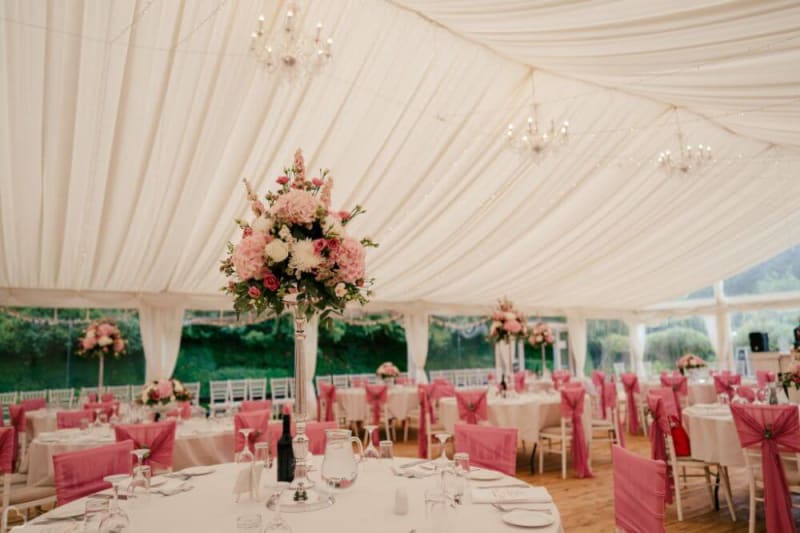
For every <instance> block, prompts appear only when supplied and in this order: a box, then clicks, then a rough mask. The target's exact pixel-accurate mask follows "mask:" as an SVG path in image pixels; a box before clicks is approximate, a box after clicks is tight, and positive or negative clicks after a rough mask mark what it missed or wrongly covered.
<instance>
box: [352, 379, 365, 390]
mask: <svg viewBox="0 0 800 533" xmlns="http://www.w3.org/2000/svg"><path fill="white" fill-rule="evenodd" d="M368 383H369V382H368V381H367V380H366V379H363V378H352V379H351V380H350V386H352V387H353V388H357V389H360V388H361V387H366V386H367V384H368Z"/></svg>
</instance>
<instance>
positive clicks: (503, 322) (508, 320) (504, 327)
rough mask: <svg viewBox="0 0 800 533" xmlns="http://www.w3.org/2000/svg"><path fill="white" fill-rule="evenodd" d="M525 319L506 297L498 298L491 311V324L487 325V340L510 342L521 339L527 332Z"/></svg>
mask: <svg viewBox="0 0 800 533" xmlns="http://www.w3.org/2000/svg"><path fill="white" fill-rule="evenodd" d="M526 321H527V319H526V318H525V315H523V314H522V313H521V312H520V311H518V310H517V309H515V308H514V304H513V303H512V302H511V301H509V299H508V298H505V297H504V298H502V299H501V300H498V302H497V307H496V308H495V310H494V312H493V313H492V325H491V326H490V327H489V341H491V342H493V343H498V342H512V341H516V340H518V339H523V338H525V337H526V336H527V334H528V327H527V325H526Z"/></svg>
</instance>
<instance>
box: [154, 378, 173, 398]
mask: <svg viewBox="0 0 800 533" xmlns="http://www.w3.org/2000/svg"><path fill="white" fill-rule="evenodd" d="M156 392H158V396H159V398H169V397H170V396H172V383H170V382H169V380H167V379H160V380H159V381H158V385H157V386H156Z"/></svg>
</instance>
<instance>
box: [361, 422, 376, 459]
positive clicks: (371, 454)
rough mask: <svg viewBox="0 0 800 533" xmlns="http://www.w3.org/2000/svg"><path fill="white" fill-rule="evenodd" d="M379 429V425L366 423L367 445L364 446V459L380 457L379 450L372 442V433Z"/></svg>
mask: <svg viewBox="0 0 800 533" xmlns="http://www.w3.org/2000/svg"><path fill="white" fill-rule="evenodd" d="M376 429H378V426H375V425H367V424H364V433H366V440H367V447H366V448H364V459H377V458H378V457H380V454H379V453H378V450H377V449H376V448H375V445H374V444H373V443H372V433H373V432H374V431H375V430H376Z"/></svg>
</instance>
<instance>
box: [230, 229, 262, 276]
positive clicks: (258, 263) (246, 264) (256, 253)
mask: <svg viewBox="0 0 800 533" xmlns="http://www.w3.org/2000/svg"><path fill="white" fill-rule="evenodd" d="M266 245H267V238H266V235H264V234H263V233H252V234H251V235H248V236H246V237H245V238H243V239H242V240H241V241H240V242H239V244H237V245H236V246H235V247H234V249H233V255H232V256H231V261H232V262H233V269H234V270H235V271H236V274H237V275H238V276H239V279H240V280H242V281H247V280H249V279H253V278H258V276H259V275H261V274H262V272H263V268H264V247H265V246H266Z"/></svg>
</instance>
